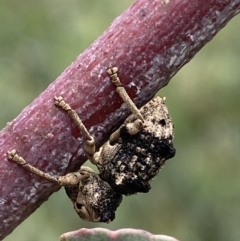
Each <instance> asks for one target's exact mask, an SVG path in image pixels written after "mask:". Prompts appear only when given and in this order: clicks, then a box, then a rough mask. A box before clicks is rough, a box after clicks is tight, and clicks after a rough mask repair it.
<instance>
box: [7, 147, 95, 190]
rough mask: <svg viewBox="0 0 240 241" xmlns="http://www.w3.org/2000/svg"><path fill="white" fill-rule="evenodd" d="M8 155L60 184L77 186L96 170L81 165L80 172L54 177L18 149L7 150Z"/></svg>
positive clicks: (36, 172) (34, 171)
mask: <svg viewBox="0 0 240 241" xmlns="http://www.w3.org/2000/svg"><path fill="white" fill-rule="evenodd" d="M7 157H8V159H9V160H11V161H14V162H16V163H17V164H19V165H21V166H22V167H23V168H24V169H26V170H28V171H30V172H32V173H34V174H36V175H37V176H40V177H42V178H44V179H46V180H48V181H51V182H55V183H57V184H58V185H60V186H70V187H71V186H76V185H78V184H79V183H80V181H82V182H84V181H85V180H86V179H88V178H89V177H90V175H93V174H94V171H93V170H92V169H91V168H89V167H81V168H80V170H79V171H78V172H72V173H68V174H66V175H64V176H57V177H54V176H52V175H50V174H49V173H46V172H43V171H41V170H39V169H38V168H36V167H34V166H32V165H31V164H29V163H27V161H26V160H25V159H24V158H23V157H21V156H19V155H18V154H17V152H16V150H11V151H8V152H7Z"/></svg>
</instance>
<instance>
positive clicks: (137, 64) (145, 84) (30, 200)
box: [0, 0, 240, 239]
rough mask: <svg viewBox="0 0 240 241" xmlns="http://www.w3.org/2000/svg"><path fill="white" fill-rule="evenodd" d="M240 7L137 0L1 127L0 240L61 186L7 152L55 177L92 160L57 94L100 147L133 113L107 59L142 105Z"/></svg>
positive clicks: (235, 0)
mask: <svg viewBox="0 0 240 241" xmlns="http://www.w3.org/2000/svg"><path fill="white" fill-rule="evenodd" d="M239 11H240V0H228V1H226V0H210V1H209V0H201V1H200V0H151V1H149V0H137V1H136V2H135V3H134V4H133V5H132V6H131V7H130V8H129V9H128V10H126V11H125V12H124V13H123V14H122V15H121V16H120V17H118V18H117V19H116V20H115V21H114V22H113V24H112V25H111V26H110V27H109V29H108V30H106V32H105V33H104V34H103V35H102V36H100V37H99V38H98V39H97V40H96V41H95V42H94V43H93V44H92V45H91V46H90V47H89V48H88V49H87V50H86V51H84V53H82V54H81V55H80V56H79V57H78V58H77V59H76V60H75V61H74V62H73V63H72V64H71V65H70V66H69V67H68V68H67V69H66V70H65V71H64V72H63V73H62V74H61V75H60V76H59V77H58V78H57V79H56V80H55V81H54V82H53V83H52V84H51V85H50V86H49V87H48V88H47V89H46V90H45V91H44V92H43V93H42V94H41V95H40V96H39V97H37V98H36V99H35V100H34V101H33V103H32V104H30V105H29V106H28V107H26V108H25V109H24V110H23V111H22V112H21V114H20V115H19V116H18V117H17V118H16V119H14V120H13V121H12V122H11V123H8V125H7V126H6V127H5V128H4V129H3V130H2V131H1V132H0V146H1V148H0V157H1V162H0V183H1V186H0V220H2V221H1V223H0V239H3V238H4V237H5V236H7V235H8V234H9V233H10V232H11V231H12V230H13V229H14V228H15V227H16V226H17V225H19V224H20V223H21V222H22V221H23V220H24V219H25V218H27V217H28V216H29V215H30V214H31V213H32V212H34V210H35V209H36V208H37V207H39V206H40V205H41V203H42V202H44V201H45V200H47V198H48V197H49V195H51V194H52V193H53V192H54V191H56V190H58V189H59V187H58V186H56V185H54V184H53V183H50V182H48V181H46V180H43V179H41V178H39V177H37V176H35V175H33V174H31V173H30V172H27V171H26V170H24V169H23V168H21V167H19V166H18V165H16V164H15V163H12V162H9V161H8V160H7V158H6V152H7V151H8V150H11V149H13V148H14V149H17V151H18V153H19V154H20V155H21V156H23V157H24V158H25V159H26V160H27V161H28V162H29V163H30V164H32V165H34V166H36V167H38V168H39V169H41V170H43V171H46V172H49V173H51V174H53V175H62V174H64V173H67V172H71V171H75V170H77V169H78V168H79V166H80V165H81V164H83V163H84V161H85V160H86V157H85V156H84V153H83V150H82V148H81V147H82V138H81V135H80V134H79V132H78V130H77V128H76V126H74V125H73V124H72V122H71V120H70V119H69V118H68V116H67V115H66V114H65V113H63V112H62V111H60V110H59V109H58V108H56V107H55V106H54V102H53V97H54V96H55V95H57V96H59V95H61V96H63V97H64V99H65V100H66V101H67V102H68V103H69V104H70V105H71V106H72V107H73V108H74V109H76V110H77V112H78V113H79V115H80V116H81V118H82V120H83V122H84V123H85V125H86V126H87V128H88V129H89V130H90V132H91V134H92V135H93V136H94V137H95V138H96V143H97V145H98V146H100V145H102V144H103V142H104V141H105V140H106V138H107V137H108V136H109V134H110V133H111V132H112V130H113V129H116V128H117V127H118V126H119V125H120V124H121V122H122V121H123V120H124V118H125V117H126V115H127V110H126V109H125V108H122V107H121V105H122V102H121V100H120V98H119V97H118V95H117V94H116V93H115V91H114V87H113V86H112V84H111V82H110V81H109V78H108V76H107V74H106V69H107V67H108V66H109V65H113V66H114V65H116V66H117V67H118V68H119V76H120V77H121V80H122V82H123V83H124V85H125V86H126V88H127V91H128V93H129V94H130V96H131V97H132V98H133V100H134V101H135V103H137V105H138V106H141V105H143V104H144V103H146V102H147V101H148V100H150V99H151V98H152V97H153V96H154V95H155V93H156V92H157V91H158V90H159V89H160V88H162V87H164V86H165V85H167V84H168V82H169V80H170V79H171V77H172V76H173V75H174V74H176V72H177V71H178V70H179V69H180V68H181V67H182V66H183V65H184V64H185V63H187V62H188V61H189V60H190V59H191V58H192V57H193V56H194V55H195V54H196V53H197V52H198V51H199V49H201V47H203V46H204V45H205V44H206V43H207V42H208V41H210V40H211V39H212V38H213V36H214V35H215V34H216V33H217V32H218V31H219V30H220V29H221V28H223V27H224V26H225V25H226V23H227V22H228V21H229V20H230V19H231V18H232V17H233V16H235V15H236V14H237V13H238V12H239Z"/></svg>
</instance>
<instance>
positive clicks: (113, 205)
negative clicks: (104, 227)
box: [74, 172, 122, 223]
mask: <svg viewBox="0 0 240 241" xmlns="http://www.w3.org/2000/svg"><path fill="white" fill-rule="evenodd" d="M121 201H122V195H121V194H118V193H116V192H114V191H113V189H112V188H111V187H110V185H109V184H108V183H107V182H105V181H103V180H102V179H101V178H100V177H99V176H98V175H97V174H96V173H94V172H92V173H90V175H89V176H88V178H86V179H84V180H82V183H81V185H80V187H79V192H78V195H77V198H76V201H75V202H74V209H75V210H76V212H77V213H78V215H79V216H80V217H81V218H82V219H84V220H87V221H92V222H104V223H109V222H111V221H113V220H114V218H115V211H116V209H117V207H118V206H119V204H120V203H121Z"/></svg>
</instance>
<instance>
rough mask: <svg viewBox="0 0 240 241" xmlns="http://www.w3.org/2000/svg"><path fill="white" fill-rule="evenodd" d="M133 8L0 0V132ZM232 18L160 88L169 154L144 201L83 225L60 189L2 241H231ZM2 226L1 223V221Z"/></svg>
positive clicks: (235, 152) (234, 172) (238, 70)
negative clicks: (141, 233) (168, 121)
mask: <svg viewBox="0 0 240 241" xmlns="http://www.w3.org/2000/svg"><path fill="white" fill-rule="evenodd" d="M132 3H133V0H131V1H130V0H122V1H112V0H101V1H96V0H95V1H93V0H71V1H66V0H51V1H49V0H42V1H37V0H31V1H30V0H21V1H13V0H2V1H1V2H0V46H1V48H0V103H1V107H2V108H1V111H0V126H1V127H4V126H5V125H6V122H7V121H10V120H11V119H13V118H14V117H16V116H17V115H18V114H19V113H20V111H21V110H22V109H23V108H24V107H25V106H27V105H28V104H29V103H31V102H32V100H33V99H34V98H35V97H37V96H38V94H39V93H41V92H42V91H43V90H44V89H45V88H47V86H48V85H49V84H50V83H51V82H52V81H53V80H54V79H55V78H56V77H57V76H58V75H60V73H61V72H62V71H63V70H64V69H65V68H66V67H67V66H68V65H69V64H70V63H71V62H72V61H74V59H75V58H76V57H77V55H78V54H79V53H81V52H82V51H83V50H84V49H85V48H87V47H88V46H89V45H90V44H91V43H92V42H93V41H94V40H95V39H96V38H97V37H98V36H99V35H100V34H101V33H102V32H103V31H104V30H105V29H106V28H107V27H108V26H109V25H110V23H111V22H112V21H113V19H114V18H115V17H116V16H118V15H120V14H121V13H122V12H123V11H124V9H126V8H127V7H128V6H130V5H131V4H132ZM239 20H240V16H237V17H235V18H234V19H233V20H232V21H231V22H230V23H229V24H228V25H227V26H226V27H225V28H224V29H223V30H222V31H221V32H220V33H218V35H217V36H216V37H215V38H214V39H213V40H212V41H211V42H210V43H209V44H208V45H207V46H205V47H204V48H203V49H202V50H201V51H200V52H199V53H198V54H197V55H196V56H195V57H194V59H193V60H192V61H191V62H190V63H189V64H187V65H186V66H184V67H183V68H182V70H181V71H180V72H179V73H178V74H177V75H176V76H175V77H174V78H173V79H172V80H171V82H170V84H169V85H168V86H167V87H166V88H164V89H163V90H161V92H160V94H161V95H165V96H166V97H167V104H168V108H169V109H170V113H171V116H172V118H173V121H174V123H175V147H176V149H177V155H176V156H175V158H174V159H171V160H169V161H168V163H167V165H166V166H165V168H164V169H163V171H162V172H161V173H160V175H158V176H157V177H156V178H155V179H154V180H153V182H152V186H153V188H152V190H151V191H150V193H149V194H147V195H146V194H138V195H134V196H132V197H127V198H124V201H123V203H122V205H121V207H120V208H119V209H118V211H117V217H116V220H115V221H114V222H112V223H110V224H108V225H107V224H94V223H89V222H84V221H82V220H80V219H79V218H78V216H77V215H76V214H75V212H74V210H73V208H72V203H71V202H70V201H69V200H68V198H67V196H66V195H65V192H64V189H62V190H60V191H59V192H58V193H55V194H54V195H52V196H51V198H50V199H49V200H48V201H47V202H45V203H44V204H43V205H42V206H41V207H40V208H39V209H38V210H37V211H36V212H35V213H34V214H33V215H31V216H30V217H29V218H28V219H27V220H26V221H25V222H23V223H22V224H21V225H20V226H19V227H18V228H17V229H15V230H14V232H13V233H12V234H11V235H9V236H8V237H7V238H6V239H5V240H6V241H13V240H18V241H32V240H34V241H40V240H59V236H60V235H61V234H62V233H64V232H67V231H71V230H76V229H79V228H83V227H85V228H92V227H105V228H109V229H112V230H115V229H120V228H140V229H145V230H147V231H149V232H152V233H155V234H156V233H157V234H166V235H171V236H174V237H176V238H178V239H180V240H181V241H186V240H194V241H202V240H204V241H208V240H209V241H213V240H218V241H223V240H224V241H225V240H231V241H232V240H236V241H239V238H240V228H239V223H240V192H239V187H240V175H239V173H240V164H239V159H240V158H239V150H240V108H239V102H240V67H239V58H240V31H239V29H240V21H239ZM0 221H2V220H0Z"/></svg>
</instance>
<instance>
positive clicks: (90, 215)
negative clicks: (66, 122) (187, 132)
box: [7, 67, 175, 223]
mask: <svg viewBox="0 0 240 241" xmlns="http://www.w3.org/2000/svg"><path fill="white" fill-rule="evenodd" d="M117 72H118V69H117V68H116V67H113V68H109V69H108V70H107V73H108V75H109V77H110V79H111V81H112V83H113V84H114V85H115V86H116V92H117V93H118V94H119V96H120V97H121V98H122V100H123V102H124V103H125V104H126V105H127V108H128V109H129V110H130V111H131V113H132V115H130V116H129V117H128V118H127V119H126V120H125V122H124V123H123V124H122V125H121V126H120V128H118V129H117V130H116V131H115V132H114V133H112V135H111V136H110V137H109V140H108V141H107V142H106V143H105V144H104V145H103V146H102V147H101V148H100V149H99V151H97V152H96V151H95V140H94V138H93V137H92V136H91V134H90V133H89V132H88V130H87V129H86V127H85V126H84V124H83V123H82V121H81V119H80V117H79V116H78V114H77V112H76V111H75V110H73V109H72V108H71V107H70V105H69V104H68V103H66V102H65V101H64V99H63V98H62V97H61V96H60V97H55V98H54V100H55V105H56V106H58V107H59V108H61V109H62V110H63V111H66V112H67V113H68V115H69V116H70V118H71V119H72V120H73V121H74V122H75V124H76V125H77V127H78V128H79V130H80V132H81V134H82V136H83V138H84V139H85V147H84V149H85V152H86V155H87V156H88V159H89V160H90V161H91V162H92V163H93V164H95V165H96V166H97V167H98V170H99V174H96V173H95V172H94V171H93V170H92V169H91V168H89V167H86V166H82V167H80V169H79V171H78V172H72V173H68V174H66V175H65V176H58V177H54V176H52V175H50V174H48V173H45V172H43V171H41V170H39V169H38V168H36V167H33V166H32V165H30V164H29V163H27V162H26V161H25V160H24V159H23V158H22V157H21V156H19V155H18V154H17V151H16V150H14V149H13V150H11V151H9V152H8V153H7V156H8V159H9V160H12V161H15V162H16V163H18V164H19V165H21V166H22V167H24V168H25V169H27V170H29V171H30V172H32V173H34V174H36V175H38V176H41V177H42V178H45V179H47V180H49V181H51V182H55V183H57V184H58V185H61V186H65V189H66V193H67V195H68V196H69V198H70V199H71V201H72V202H73V205H74V209H75V210H76V212H77V213H78V215H79V216H80V217H81V218H82V219H84V220H88V221H93V222H106V223H108V222H110V221H112V220H113V219H114V218H115V211H116V209H117V207H118V206H119V205H120V203H121V201H122V195H131V194H135V193H138V192H144V193H146V192H148V191H149V190H150V188H151V186H150V183H149V181H150V180H151V179H152V178H153V177H155V176H156V175H157V173H158V172H159V170H160V169H161V167H162V166H163V164H164V163H165V162H166V160H167V159H169V158H171V157H173V156H174V155H175V149H174V147H173V143H172V141H173V124H172V121H171V118H170V117H169V114H168V109H167V107H166V105H165V99H164V98H161V97H156V98H154V99H153V100H151V101H150V102H148V103H147V104H146V105H144V106H143V107H142V108H141V109H140V110H139V109H138V108H137V107H136V106H135V104H134V103H133V101H132V100H131V98H130V97H129V96H128V94H127V92H126V90H125V88H124V87H123V85H122V83H121V81H120V79H119V77H118V74H117Z"/></svg>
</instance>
